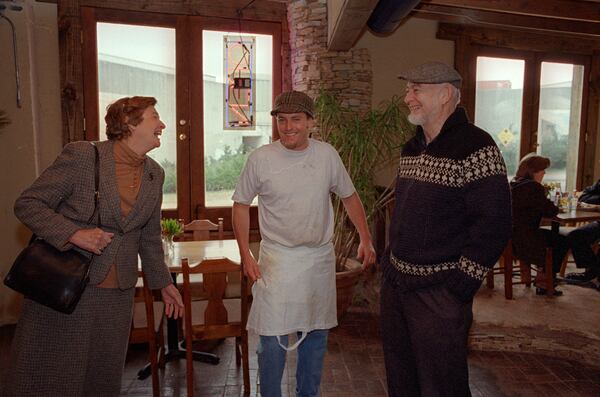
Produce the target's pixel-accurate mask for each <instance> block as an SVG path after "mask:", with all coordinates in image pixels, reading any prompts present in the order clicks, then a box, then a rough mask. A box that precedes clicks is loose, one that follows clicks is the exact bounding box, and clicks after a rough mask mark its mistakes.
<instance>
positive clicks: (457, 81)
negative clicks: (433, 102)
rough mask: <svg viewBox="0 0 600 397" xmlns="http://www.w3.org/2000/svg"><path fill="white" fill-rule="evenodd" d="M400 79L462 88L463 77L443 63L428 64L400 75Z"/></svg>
mask: <svg viewBox="0 0 600 397" xmlns="http://www.w3.org/2000/svg"><path fill="white" fill-rule="evenodd" d="M398 78H399V79H402V80H406V81H410V82H411V83H419V84H441V83H449V84H452V85H453V86H455V87H456V88H460V86H461V84H462V77H461V76H460V74H458V72H457V71H456V69H454V68H453V67H451V66H448V65H446V64H445V63H442V62H426V63H423V64H421V65H419V66H415V67H414V68H412V69H409V70H407V71H405V72H403V73H401V74H399V75H398Z"/></svg>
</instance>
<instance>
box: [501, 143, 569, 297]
mask: <svg viewBox="0 0 600 397" xmlns="http://www.w3.org/2000/svg"><path fill="white" fill-rule="evenodd" d="M549 166H550V160H549V159H548V158H546V157H542V156H538V155H536V154H535V153H529V154H528V155H526V156H525V157H523V159H522V160H521V162H520V163H519V169H518V170H517V174H516V175H515V177H514V178H513V180H512V181H511V182H510V190H511V193H512V209H513V237H512V242H513V248H514V253H515V257H516V258H518V259H521V260H524V261H526V262H529V263H533V264H535V265H537V266H538V267H539V268H540V269H543V268H544V263H545V261H546V247H552V262H553V264H552V269H553V272H554V274H555V275H556V273H558V272H559V271H560V267H561V264H562V261H563V258H564V257H565V255H566V253H567V250H568V248H569V246H568V240H567V237H566V236H564V235H563V234H556V233H553V232H552V231H551V230H548V229H541V228H540V222H541V220H542V218H552V217H553V216H556V214H558V207H557V206H555V205H554V204H553V203H552V202H551V201H550V200H548V198H546V192H545V190H544V187H543V186H542V179H543V178H544V174H545V173H546V168H548V167H549ZM553 279H554V280H555V279H556V278H555V277H553ZM538 280H541V276H540V277H538V279H537V280H536V287H537V288H536V293H537V294H538V295H541V294H545V293H546V288H545V287H546V286H545V285H542V284H541V283H539V282H538ZM554 295H562V292H561V291H558V290H556V291H555V293H554Z"/></svg>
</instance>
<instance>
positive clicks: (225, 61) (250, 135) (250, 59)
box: [202, 30, 273, 207]
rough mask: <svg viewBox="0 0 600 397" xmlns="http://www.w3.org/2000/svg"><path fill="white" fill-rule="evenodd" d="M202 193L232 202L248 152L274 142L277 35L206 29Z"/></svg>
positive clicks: (222, 203)
mask: <svg viewBox="0 0 600 397" xmlns="http://www.w3.org/2000/svg"><path fill="white" fill-rule="evenodd" d="M202 69H203V74H204V75H203V76H202V79H203V96H204V102H203V103H204V117H203V119H204V176H205V180H204V189H205V191H204V197H205V206H206V207H229V206H231V205H232V201H231V195H232V194H233V190H234V188H235V185H236V183H237V181H238V178H239V176H240V173H241V171H242V168H243V166H244V164H245V163H246V158H247V157H248V154H249V153H250V152H251V151H252V150H254V149H256V148H258V147H260V146H262V145H265V144H267V143H270V141H271V135H272V128H273V124H272V118H271V114H270V110H271V104H272V101H273V38H272V36H270V35H265V34H253V33H239V32H224V31H211V30H203V31H202Z"/></svg>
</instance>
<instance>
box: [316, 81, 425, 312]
mask: <svg viewBox="0 0 600 397" xmlns="http://www.w3.org/2000/svg"><path fill="white" fill-rule="evenodd" d="M315 104H316V108H317V124H318V130H319V133H320V135H321V139H322V140H323V141H326V142H328V143H329V144H331V145H332V146H333V147H335V148H336V149H337V151H338V153H339V155H340V157H341V159H342V162H343V163H344V165H345V167H346V169H347V170H348V174H349V175H350V178H351V179H352V182H353V183H354V186H355V188H356V191H357V193H358V195H359V196H360V199H361V201H362V203H363V206H364V208H365V213H366V215H367V221H368V222H369V224H370V225H371V227H372V224H373V220H374V218H375V217H376V216H377V214H378V213H380V212H381V211H383V210H384V209H385V208H386V206H387V205H388V204H389V202H390V201H391V200H392V199H393V185H390V186H388V187H386V188H385V189H380V188H378V186H377V184H376V181H375V176H376V174H377V173H378V172H380V171H381V170H382V169H384V168H386V167H392V166H394V165H395V163H396V161H397V159H398V157H399V155H400V150H401V148H402V146H403V145H404V143H405V142H406V141H407V140H408V139H409V138H410V137H411V136H412V135H413V134H414V127H412V125H410V123H409V122H408V120H407V118H406V110H405V109H406V108H405V105H404V103H403V102H402V101H401V99H400V98H399V97H397V96H394V97H392V98H391V99H390V100H387V101H384V102H382V103H381V104H380V105H379V106H378V107H377V108H376V109H373V110H371V111H369V112H367V113H364V114H360V113H358V112H356V111H353V110H352V109H350V108H348V107H345V106H343V105H341V104H340V102H339V101H338V100H337V99H336V98H335V97H334V96H333V95H332V94H330V93H328V92H326V91H321V92H320V93H319V96H318V97H317V99H316V101H315ZM333 207H334V217H335V221H334V235H333V244H334V248H335V253H336V271H337V289H338V318H339V317H341V316H342V315H343V313H344V312H345V311H346V310H347V308H348V307H349V306H350V304H351V302H352V299H353V296H354V288H355V285H356V284H357V282H358V280H359V277H360V274H361V271H360V263H358V262H357V261H356V260H353V256H354V255H355V254H356V248H357V245H358V242H359V236H358V233H357V232H356V229H354V227H353V226H352V223H351V222H350V221H349V219H348V215H347V213H346V212H345V211H344V208H343V204H342V202H341V200H339V199H338V198H337V197H335V198H334V202H333Z"/></svg>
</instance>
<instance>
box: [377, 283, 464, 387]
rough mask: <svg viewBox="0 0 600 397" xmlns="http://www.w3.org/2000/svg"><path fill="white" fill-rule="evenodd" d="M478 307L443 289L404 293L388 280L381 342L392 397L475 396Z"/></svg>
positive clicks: (383, 296) (383, 292)
mask: <svg viewBox="0 0 600 397" xmlns="http://www.w3.org/2000/svg"><path fill="white" fill-rule="evenodd" d="M472 322H473V303H472V302H469V303H462V302H460V301H459V300H458V299H457V298H456V297H455V296H454V295H452V294H451V293H450V292H449V291H448V290H447V289H446V287H445V286H444V285H435V286H432V287H429V288H423V289H418V290H414V291H401V290H400V289H399V288H397V287H396V286H395V285H394V284H393V283H392V282H390V281H388V280H385V278H384V280H383V283H382V287H381V336H382V340H383V352H384V358H385V369H386V375H387V384H388V393H389V395H390V397H400V396H406V397H418V396H423V397H432V396H453V397H462V396H470V395H471V392H470V390H469V369H468V366H467V354H468V348H467V339H468V336H469V328H470V327H471V323H472Z"/></svg>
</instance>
